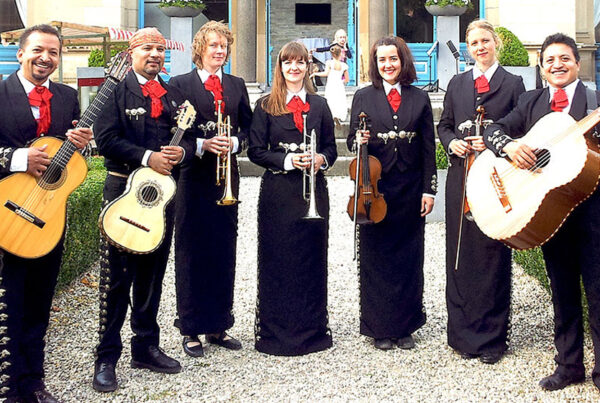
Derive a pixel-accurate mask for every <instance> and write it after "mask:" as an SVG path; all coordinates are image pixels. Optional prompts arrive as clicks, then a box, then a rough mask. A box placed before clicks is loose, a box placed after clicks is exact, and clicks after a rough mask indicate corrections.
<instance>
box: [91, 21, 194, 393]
mask: <svg viewBox="0 0 600 403" xmlns="http://www.w3.org/2000/svg"><path fill="white" fill-rule="evenodd" d="M165 44H166V41H165V38H164V37H163V35H162V34H161V33H160V32H159V31H158V30H157V29H156V28H144V29H140V30H139V31H137V32H136V33H135V34H134V35H133V37H131V39H130V40H129V53H130V54H131V58H132V67H133V69H132V71H130V72H129V73H128V74H127V77H126V78H125V80H123V81H122V82H120V83H119V85H118V86H117V87H116V88H115V91H114V92H113V93H112V94H111V96H110V97H109V98H108V99H107V101H106V104H105V105H104V108H103V110H102V111H101V112H100V114H99V116H98V119H97V121H96V123H95V125H96V126H95V127H96V131H97V136H96V141H97V143H98V150H99V152H100V154H101V155H103V156H104V157H105V160H104V164H105V166H106V169H107V171H108V174H107V176H106V182H105V183H104V203H105V204H108V203H109V202H110V201H112V200H114V199H115V198H117V197H118V196H120V195H121V194H123V192H124V191H125V186H126V183H127V178H128V176H129V174H131V172H132V171H133V170H135V169H136V168H138V167H140V166H149V167H150V168H152V169H154V170H155V171H156V172H158V173H160V174H163V175H173V176H174V177H175V178H177V176H178V173H179V165H180V164H181V163H182V161H183V160H184V159H186V158H191V157H193V156H194V152H195V147H194V144H193V141H191V140H188V139H187V136H184V137H183V139H182V141H181V146H167V144H169V142H170V140H171V138H172V135H171V128H172V127H173V126H174V122H175V121H174V119H175V114H176V112H177V110H178V106H179V105H181V104H182V103H183V101H184V99H183V96H182V95H181V93H180V92H179V91H178V90H177V89H176V88H173V87H170V86H169V85H167V84H166V83H165V82H164V81H163V80H162V79H161V78H160V77H159V76H158V73H159V72H160V71H161V69H162V67H163V65H164V62H165ZM132 111H135V113H134V112H132ZM173 216H174V204H173V203H170V204H169V205H168V206H167V209H166V219H167V223H166V224H167V225H166V231H165V238H164V242H163V243H162V244H161V246H160V247H159V248H158V249H157V250H155V251H154V252H152V253H149V254H144V255H135V254H131V253H127V252H124V251H121V250H119V249H117V248H116V247H114V246H112V245H107V244H106V241H103V243H104V244H103V247H102V259H101V272H100V324H99V326H100V327H99V336H100V342H99V344H98V346H97V347H96V362H95V367H94V377H93V382H92V384H93V387H94V389H95V390H97V391H99V392H112V391H114V390H116V389H117V387H118V383H117V378H116V374H115V366H116V364H117V361H118V359H119V357H120V356H121V351H122V349H123V344H122V342H121V335H120V332H121V328H122V326H123V323H124V321H125V316H126V314H127V306H128V305H129V303H130V300H129V294H130V290H131V289H132V299H131V328H132V330H133V333H134V336H133V337H132V339H131V366H132V367H133V368H146V369H149V370H151V371H154V372H160V373H169V374H173V373H178V372H180V371H181V365H180V364H179V362H178V361H177V360H175V359H173V358H170V357H169V356H167V355H166V354H165V353H164V352H163V351H162V350H161V349H160V348H159V347H158V345H159V332H160V330H159V327H158V323H157V321H156V317H157V314H158V306H159V302H160V295H161V290H162V281H163V277H164V274H165V268H166V265H167V258H168V257H169V251H170V247H171V238H172V234H173V222H174V220H173Z"/></svg>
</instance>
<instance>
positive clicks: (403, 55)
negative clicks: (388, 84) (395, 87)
mask: <svg viewBox="0 0 600 403" xmlns="http://www.w3.org/2000/svg"><path fill="white" fill-rule="evenodd" d="M389 45H394V46H395V47H396V49H397V51H398V56H399V57H400V67H401V70H400V74H399V75H398V83H400V85H410V84H412V83H413V82H414V81H415V80H416V79H417V71H416V70H415V63H414V60H413V56H412V53H410V49H408V46H407V45H406V42H404V39H402V38H399V37H397V36H386V37H383V38H381V39H379V40H378V41H377V42H375V43H374V44H373V46H372V47H371V52H370V56H371V58H370V60H369V78H370V79H371V82H372V83H373V86H374V87H375V88H382V87H383V79H382V78H381V75H380V74H379V69H378V68H377V48H378V47H380V46H389Z"/></svg>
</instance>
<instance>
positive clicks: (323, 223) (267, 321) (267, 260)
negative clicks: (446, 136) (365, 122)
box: [248, 42, 337, 356]
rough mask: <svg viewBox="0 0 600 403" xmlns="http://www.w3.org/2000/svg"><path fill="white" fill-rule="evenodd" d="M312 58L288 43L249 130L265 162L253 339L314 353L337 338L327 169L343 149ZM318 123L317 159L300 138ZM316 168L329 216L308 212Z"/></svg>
mask: <svg viewBox="0 0 600 403" xmlns="http://www.w3.org/2000/svg"><path fill="white" fill-rule="evenodd" d="M307 66H308V52H307V50H306V48H305V47H304V45H302V44H301V43H297V42H290V43H287V44H286V45H284V46H283V48H282V49H281V50H280V51H279V55H278V56H277V63H276V65H275V76H274V79H273V89H272V91H271V94H270V95H267V96H266V97H264V98H262V99H260V100H259V102H258V103H257V105H256V108H255V111H254V117H253V119H252V127H251V130H250V146H249V149H248V156H249V158H250V160H251V161H252V162H254V163H255V164H258V165H260V166H262V167H264V168H266V171H265V173H264V174H263V177H262V182H261V187H260V194H259V200H258V301H257V309H256V323H255V347H256V349H257V350H258V351H261V352H263V353H267V354H273V355H286V356H291V355H302V354H308V353H312V352H315V351H321V350H325V349H327V348H329V347H331V345H332V339H331V331H330V330H329V327H328V315H327V240H328V229H329V197H328V192H327V185H326V182H325V177H324V175H323V171H324V170H325V169H327V168H329V167H331V166H332V165H333V163H334V162H335V160H336V158H337V150H336V146H335V138H334V134H333V118H332V117H331V112H330V111H329V108H328V107H327V101H325V99H324V98H322V97H320V96H317V95H315V93H314V90H313V89H312V87H311V85H310V81H309V78H308V76H309V74H308V72H307ZM305 125H306V126H305ZM313 130H314V132H315V137H316V139H315V142H316V147H315V149H314V156H315V157H314V160H311V153H309V152H307V150H306V149H304V151H302V149H303V148H302V147H301V145H302V144H308V143H310V139H308V138H305V136H304V135H303V133H304V132H306V133H307V134H309V135H310V133H311V132H312V131H313ZM294 151H295V152H294ZM310 169H314V171H315V172H316V174H315V176H314V177H315V178H316V179H315V182H312V183H313V184H314V185H315V186H314V189H315V191H314V193H313V195H312V196H313V197H314V200H315V203H316V211H317V212H318V215H320V216H321V217H322V218H323V219H304V218H303V217H305V216H306V215H307V212H308V210H309V203H307V201H306V200H305V194H304V190H303V187H304V186H303V181H304V180H306V181H307V182H306V183H307V185H306V188H312V186H309V184H310V183H309V181H308V180H307V179H306V178H304V179H303V177H304V176H305V175H306V174H305V172H306V171H307V170H310ZM308 172H310V171H308ZM308 197H309V198H310V195H309V196H308Z"/></svg>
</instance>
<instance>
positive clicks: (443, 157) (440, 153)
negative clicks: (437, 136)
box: [435, 143, 448, 169]
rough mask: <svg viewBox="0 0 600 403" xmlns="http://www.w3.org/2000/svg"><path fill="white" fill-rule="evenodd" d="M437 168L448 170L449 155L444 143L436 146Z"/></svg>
mask: <svg viewBox="0 0 600 403" xmlns="http://www.w3.org/2000/svg"><path fill="white" fill-rule="evenodd" d="M435 167H436V168H437V169H448V155H447V154H446V150H444V146H442V143H437V145H436V146H435Z"/></svg>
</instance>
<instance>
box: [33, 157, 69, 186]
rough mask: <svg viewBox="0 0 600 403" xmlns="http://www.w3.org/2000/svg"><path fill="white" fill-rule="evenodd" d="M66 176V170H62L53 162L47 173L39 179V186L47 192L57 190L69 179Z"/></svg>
mask: <svg viewBox="0 0 600 403" xmlns="http://www.w3.org/2000/svg"><path fill="white" fill-rule="evenodd" d="M66 174H67V170H66V169H62V168H60V166H58V165H57V164H55V163H52V162H51V163H50V165H48V169H47V170H46V172H44V174H43V175H42V177H41V178H39V179H38V185H39V186H40V187H41V188H42V189H45V190H56V189H58V188H59V187H61V186H62V185H63V184H64V182H65V180H66V177H67V175H66Z"/></svg>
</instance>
